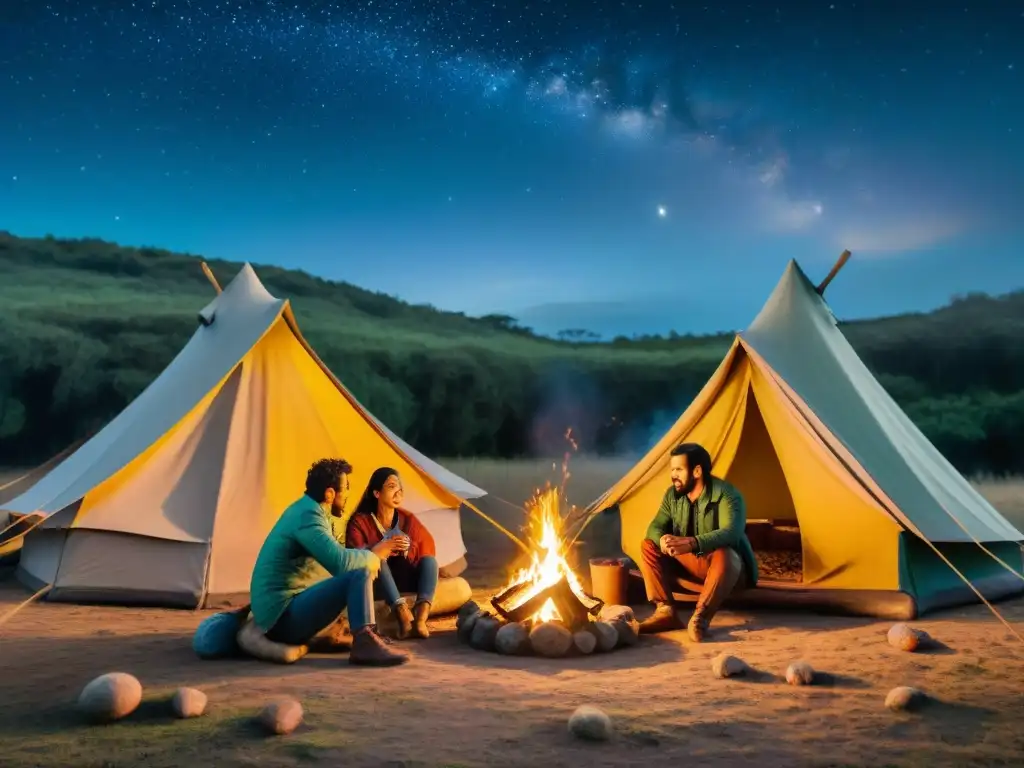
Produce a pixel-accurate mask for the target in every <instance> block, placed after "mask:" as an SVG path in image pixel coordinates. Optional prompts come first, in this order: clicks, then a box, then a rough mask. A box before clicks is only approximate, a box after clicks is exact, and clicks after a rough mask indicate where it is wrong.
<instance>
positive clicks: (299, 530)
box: [249, 494, 380, 632]
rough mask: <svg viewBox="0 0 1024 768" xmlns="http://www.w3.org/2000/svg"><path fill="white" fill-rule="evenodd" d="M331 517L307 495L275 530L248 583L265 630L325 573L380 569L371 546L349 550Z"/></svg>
mask: <svg viewBox="0 0 1024 768" xmlns="http://www.w3.org/2000/svg"><path fill="white" fill-rule="evenodd" d="M332 522H333V521H332V520H331V515H330V514H329V513H327V512H325V511H324V509H323V508H322V507H321V506H320V505H319V504H317V503H316V502H315V501H313V499H311V498H310V497H309V496H306V495H305V494H303V496H302V497H301V498H300V499H299V500H298V501H296V502H294V503H293V504H292V505H291V506H289V507H288V509H286V510H285V511H284V513H283V514H282V515H281V517H280V518H278V521H277V522H276V523H275V524H274V527H273V528H271V529H270V533H269V534H267V538H266V541H264V542H263V547H262V548H261V549H260V553H259V555H258V556H257V557H256V566H255V567H254V568H253V571H252V582H251V584H250V586H249V599H250V601H251V609H252V617H253V621H254V622H255V624H256V626H257V627H259V628H260V629H261V630H262V631H264V632H266V631H268V630H269V629H270V628H271V627H273V626H274V624H275V623H276V622H277V620H278V619H279V618H281V614H282V613H284V610H285V608H287V607H288V603H289V602H291V599H292V598H293V597H295V595H297V594H298V593H299V592H301V591H302V590H304V589H306V588H307V587H311V586H312V585H313V584H316V583H317V582H319V581H321V580H323V579H324V578H325V577H326V576H328V575H331V576H337V575H339V574H341V573H345V572H346V571H352V570H357V569H360V568H369V569H371V570H372V571H373V572H374V574H376V572H377V569H379V567H380V558H378V557H377V556H376V555H375V554H373V552H370V551H369V550H368V549H346V548H345V546H344V545H343V544H341V543H340V542H339V541H338V537H337V534H336V533H335V530H334V527H333V525H332Z"/></svg>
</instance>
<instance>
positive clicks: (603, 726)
mask: <svg viewBox="0 0 1024 768" xmlns="http://www.w3.org/2000/svg"><path fill="white" fill-rule="evenodd" d="M569 733H571V734H572V735H573V736H575V737H576V738H578V739H586V740H587V741H608V739H609V738H610V737H611V735H612V719H611V718H610V717H608V715H606V714H605V713H604V712H602V711H601V710H600V709H598V708H597V707H594V706H591V705H590V704H584V705H582V706H580V707H577V708H576V711H575V712H573V713H572V715H571V716H570V717H569Z"/></svg>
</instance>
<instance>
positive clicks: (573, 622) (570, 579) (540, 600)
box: [491, 487, 603, 630]
mask: <svg viewBox="0 0 1024 768" xmlns="http://www.w3.org/2000/svg"><path fill="white" fill-rule="evenodd" d="M559 496H560V494H559V492H558V489H556V488H550V487H549V488H547V489H546V490H544V491H542V492H539V493H538V494H537V495H536V496H535V497H534V498H533V499H532V500H531V502H530V504H529V505H528V507H527V508H528V510H529V527H528V536H527V540H528V542H529V543H530V545H531V549H532V551H531V554H530V557H531V560H532V562H531V563H530V565H529V566H527V567H526V568H522V569H520V570H519V572H518V573H516V574H515V576H513V577H512V581H511V583H510V584H509V585H508V586H507V587H505V589H504V590H502V591H501V592H500V593H499V594H497V595H495V596H494V597H493V598H491V605H492V606H494V610H496V611H497V612H498V615H499V616H501V617H502V618H503V619H505V620H506V621H509V622H519V623H524V624H526V625H527V626H529V627H531V628H532V627H534V626H537V625H538V624H540V623H542V622H549V621H558V622H561V623H562V624H564V625H565V626H566V627H567V628H569V629H571V630H577V629H580V628H582V627H584V626H586V624H587V623H589V622H590V621H591V620H592V619H593V617H595V616H597V615H598V614H599V613H600V611H601V606H602V605H603V603H602V602H601V601H600V600H598V599H596V598H594V597H591V596H590V595H588V594H587V593H586V592H585V591H584V590H583V587H582V585H581V584H580V582H579V579H578V578H576V574H575V573H574V572H573V570H572V568H571V567H570V566H569V563H568V562H567V561H566V559H565V549H566V547H565V542H564V541H563V539H562V536H561V528H562V517H561V515H560V514H559V513H558V507H559Z"/></svg>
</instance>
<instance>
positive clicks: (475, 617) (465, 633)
mask: <svg viewBox="0 0 1024 768" xmlns="http://www.w3.org/2000/svg"><path fill="white" fill-rule="evenodd" d="M486 615H487V614H486V613H484V612H483V611H477V612H476V613H474V614H471V615H470V616H467V617H466V618H464V619H463V620H462V623H461V624H459V625H458V630H457V635H458V637H459V641H460V642H463V643H469V639H470V638H471V637H472V636H473V627H474V626H476V623H477V621H479V620H480V619H481V618H482V617H484V616H486Z"/></svg>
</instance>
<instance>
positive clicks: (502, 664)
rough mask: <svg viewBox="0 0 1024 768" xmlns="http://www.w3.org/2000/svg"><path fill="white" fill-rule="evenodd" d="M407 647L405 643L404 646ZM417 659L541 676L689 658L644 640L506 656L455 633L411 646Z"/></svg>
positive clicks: (671, 645) (668, 644)
mask: <svg viewBox="0 0 1024 768" xmlns="http://www.w3.org/2000/svg"><path fill="white" fill-rule="evenodd" d="M403 645H404V644H403ZM408 647H409V648H410V649H411V650H412V651H413V653H415V655H416V656H417V657H420V658H424V659H429V660H430V661H432V662H434V663H436V664H449V665H455V666H460V667H467V668H471V667H472V668H487V669H509V670H516V671H518V672H528V673H531V674H536V675H540V676H542V677H546V676H550V675H552V674H557V673H558V672H575V671H579V672H595V671H613V670H623V669H640V668H646V667H656V666H658V665H660V664H670V663H673V662H677V661H682V660H683V659H685V658H686V655H687V652H686V648H685V647H684V646H682V645H680V644H679V643H676V642H673V641H672V640H667V639H664V638H656V637H644V638H641V639H640V642H639V643H637V644H636V645H634V646H626V647H622V648H617V649H615V650H614V651H610V652H608V653H592V654H587V655H585V656H565V657H563V658H560V659H547V658H544V657H541V656H532V655H531V656H504V655H502V654H499V653H496V652H494V651H480V650H477V649H476V648H472V647H470V646H469V645H464V644H462V643H461V642H459V640H458V637H457V636H456V634H455V633H454V632H446V633H444V634H435V635H433V636H432V637H431V638H430V639H429V640H427V641H424V642H417V643H415V645H412V644H410V645H409V646H408Z"/></svg>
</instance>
